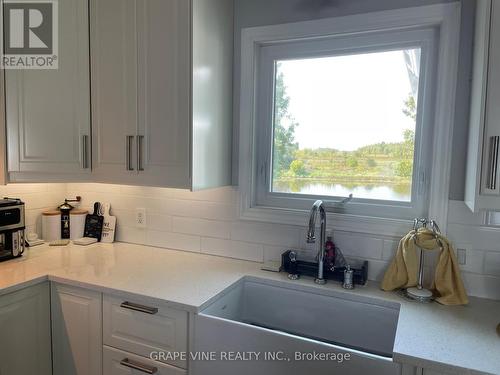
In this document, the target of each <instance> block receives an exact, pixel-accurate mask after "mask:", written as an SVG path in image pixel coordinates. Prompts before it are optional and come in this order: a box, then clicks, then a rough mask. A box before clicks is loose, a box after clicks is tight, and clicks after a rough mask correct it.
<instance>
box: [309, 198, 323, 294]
mask: <svg viewBox="0 0 500 375" xmlns="http://www.w3.org/2000/svg"><path fill="white" fill-rule="evenodd" d="M318 211H319V215H320V236H319V237H320V239H319V246H318V275H317V277H316V278H315V279H314V282H315V283H316V284H321V285H322V284H325V283H326V280H325V278H324V276H323V260H324V258H325V234H326V212H325V207H324V205H323V201H321V200H317V201H316V202H314V204H313V206H312V208H311V214H310V216H309V228H308V230H307V243H315V242H316V236H315V231H316V217H317V216H318V215H317V214H318Z"/></svg>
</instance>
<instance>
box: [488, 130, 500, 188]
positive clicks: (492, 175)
mask: <svg viewBox="0 0 500 375" xmlns="http://www.w3.org/2000/svg"><path fill="white" fill-rule="evenodd" d="M499 146H500V136H498V135H497V136H493V137H490V152H489V165H488V168H489V169H488V178H487V182H486V187H487V188H488V189H490V190H495V189H496V188H497V174H498V151H499Z"/></svg>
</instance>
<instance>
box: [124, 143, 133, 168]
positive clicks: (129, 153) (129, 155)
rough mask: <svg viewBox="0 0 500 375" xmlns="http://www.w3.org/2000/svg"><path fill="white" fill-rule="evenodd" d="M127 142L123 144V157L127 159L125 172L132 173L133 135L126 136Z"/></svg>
mask: <svg viewBox="0 0 500 375" xmlns="http://www.w3.org/2000/svg"><path fill="white" fill-rule="evenodd" d="M126 139H127V141H126V142H125V157H126V158H127V161H126V163H127V171H133V170H134V167H132V142H133V140H134V136H133V135H127V137H126Z"/></svg>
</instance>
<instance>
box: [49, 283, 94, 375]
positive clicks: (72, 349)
mask: <svg viewBox="0 0 500 375" xmlns="http://www.w3.org/2000/svg"><path fill="white" fill-rule="evenodd" d="M51 294H52V298H51V300H52V337H53V340H52V343H53V344H52V345H53V361H54V375H99V374H101V373H102V311H101V294H100V293H97V292H94V291H89V290H85V289H79V288H72V287H67V286H62V285H57V284H52V287H51Z"/></svg>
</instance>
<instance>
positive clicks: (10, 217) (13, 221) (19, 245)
mask: <svg viewBox="0 0 500 375" xmlns="http://www.w3.org/2000/svg"><path fill="white" fill-rule="evenodd" d="M25 228H26V226H25V218H24V202H22V201H21V200H20V199H15V198H4V199H0V262H2V261H4V260H9V259H12V258H17V257H20V256H21V255H23V253H24V230H25Z"/></svg>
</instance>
